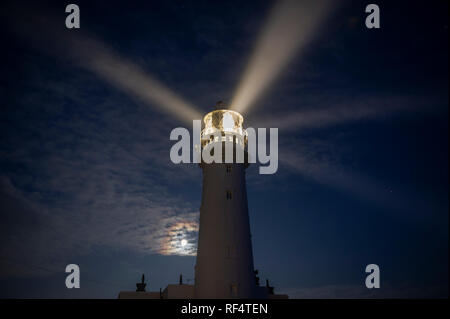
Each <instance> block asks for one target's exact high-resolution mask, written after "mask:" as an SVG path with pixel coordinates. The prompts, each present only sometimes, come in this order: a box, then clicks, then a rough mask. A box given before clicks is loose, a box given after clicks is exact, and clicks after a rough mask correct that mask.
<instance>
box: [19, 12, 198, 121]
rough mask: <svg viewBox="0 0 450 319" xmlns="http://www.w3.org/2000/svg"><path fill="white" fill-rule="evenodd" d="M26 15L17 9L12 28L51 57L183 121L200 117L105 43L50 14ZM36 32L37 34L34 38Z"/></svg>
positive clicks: (182, 100) (184, 102)
mask: <svg viewBox="0 0 450 319" xmlns="http://www.w3.org/2000/svg"><path fill="white" fill-rule="evenodd" d="M38 13H39V12H37V13H36V12H35V13H34V14H27V13H25V14H24V13H22V12H20V11H19V12H17V14H18V15H14V16H16V17H17V16H18V17H21V18H18V19H15V20H14V21H11V23H12V24H13V25H15V27H16V28H15V29H16V31H17V32H18V33H19V34H21V35H22V36H23V37H25V38H27V39H28V40H29V41H31V42H32V43H34V45H35V47H36V48H38V49H40V50H42V51H44V52H46V53H47V54H51V55H53V56H57V57H60V56H64V57H69V58H70V59H72V61H74V62H75V63H77V65H79V66H80V67H82V68H84V69H86V70H88V71H90V72H93V73H94V74H95V75H97V76H98V77H99V78H101V79H103V80H104V81H106V82H108V83H109V84H110V85H112V86H114V87H115V88H117V89H120V90H121V91H123V92H125V93H126V94H129V95H131V96H132V97H135V98H138V99H139V100H140V101H142V102H144V103H146V104H148V105H151V106H155V107H157V108H158V109H159V110H160V111H163V112H166V113H169V114H171V115H173V116H175V117H177V118H178V119H180V120H182V121H183V122H184V123H186V124H192V120H194V119H200V118H202V113H201V112H199V111H198V110H197V109H196V108H195V107H194V106H193V105H191V104H190V103H188V102H186V100H185V99H183V98H181V97H179V96H178V95H176V94H175V93H174V92H173V91H172V90H170V89H169V88H167V87H166V86H165V85H163V84H162V83H161V82H159V81H158V80H157V79H155V78H154V77H152V76H151V75H149V74H148V73H146V72H144V71H143V69H142V68H141V67H140V66H138V65H137V64H136V63H133V62H132V61H130V60H127V59H125V58H122V57H120V56H119V54H117V53H115V52H114V50H113V49H111V48H110V47H108V46H107V45H106V44H104V43H102V42H100V41H98V40H94V39H93V38H90V37H88V36H86V35H82V33H81V31H80V30H77V31H68V30H67V29H65V28H61V25H60V24H61V22H60V21H59V20H60V19H59V20H58V19H57V18H56V17H54V16H52V15H51V14H50V13H45V14H42V16H46V18H45V19H44V18H41V15H39V14H38ZM36 34H39V37H36Z"/></svg>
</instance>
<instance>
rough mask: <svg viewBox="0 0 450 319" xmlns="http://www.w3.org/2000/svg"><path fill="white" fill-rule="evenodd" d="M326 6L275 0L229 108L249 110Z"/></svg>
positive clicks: (299, 47)
mask: <svg viewBox="0 0 450 319" xmlns="http://www.w3.org/2000/svg"><path fill="white" fill-rule="evenodd" d="M330 7H332V4H331V2H330V1H298V0H283V1H276V4H275V6H274V8H273V9H272V11H271V12H270V15H269V17H268V21H267V23H266V25H265V26H264V28H263V30H262V32H261V34H260V36H259V39H258V41H257V44H256V47H255V49H254V51H253V54H252V56H251V58H250V60H249V61H250V62H249V64H248V66H247V69H246V70H245V72H244V75H243V77H242V79H241V81H240V83H239V85H238V87H237V89H236V91H235V95H234V97H233V99H232V103H231V108H232V109H234V110H236V111H238V112H239V113H241V114H243V113H245V112H248V111H249V109H250V107H251V106H252V105H253V104H254V103H255V101H256V99H257V98H260V97H261V95H262V93H263V92H264V91H265V90H266V89H267V88H268V86H269V85H270V84H271V83H272V82H273V81H274V79H275V78H276V77H277V76H278V75H279V74H280V72H281V71H282V70H283V68H284V67H285V66H286V64H287V63H288V62H289V61H290V60H291V59H292V57H293V56H294V55H295V54H297V53H299V52H300V51H302V49H304V48H305V47H306V46H307V45H308V43H309V42H310V41H311V39H312V38H313V36H314V34H315V31H316V30H317V27H318V25H319V24H320V22H321V21H322V20H323V19H324V18H325V17H326V15H327V13H328V12H329V11H330Z"/></svg>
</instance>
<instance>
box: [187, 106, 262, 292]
mask: <svg viewBox="0 0 450 319" xmlns="http://www.w3.org/2000/svg"><path fill="white" fill-rule="evenodd" d="M203 124H204V129H203V130H202V132H201V147H202V151H203V150H204V149H205V148H208V147H209V148H210V150H211V152H214V151H217V149H219V148H221V150H222V154H221V160H220V161H218V162H215V161H213V162H211V163H206V162H205V161H204V160H202V162H201V163H200V167H201V169H202V173H203V189H202V201H201V206H200V225H199V237H198V248H197V261H196V265H195V297H196V298H257V297H258V292H257V289H256V280H255V273H254V267H253V252H252V243H251V233H250V223H249V214H248V204H247V191H246V185H245V171H246V169H247V167H248V160H247V158H248V156H247V153H246V151H245V146H246V142H247V133H246V131H245V130H244V129H243V126H242V125H243V117H242V115H240V114H239V113H238V112H235V111H232V110H227V109H218V110H215V111H212V112H210V113H208V114H206V115H205V117H204V118H203ZM214 144H215V145H214ZM214 147H215V148H214ZM230 152H231V153H232V154H230ZM203 153H204V152H203ZM239 154H241V161H239V160H238V158H239ZM230 155H231V156H230ZM242 155H243V156H242ZM227 157H228V161H227ZM216 158H217V157H216ZM219 158H220V157H219Z"/></svg>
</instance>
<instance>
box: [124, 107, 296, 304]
mask: <svg viewBox="0 0 450 319" xmlns="http://www.w3.org/2000/svg"><path fill="white" fill-rule="evenodd" d="M243 122H244V119H243V117H242V115H241V114H239V113H238V112H236V111H233V110H230V109H227V108H226V107H225V105H224V104H223V103H221V102H219V103H217V104H216V109H215V110H214V111H211V112H209V113H208V114H206V115H205V116H204V117H203V129H202V130H201V132H200V128H199V129H198V133H199V135H200V136H198V135H197V136H195V137H194V138H195V140H197V141H199V144H197V145H195V148H196V154H197V156H198V155H201V156H200V158H199V159H198V160H197V161H196V163H198V165H199V166H200V168H201V170H202V173H203V180H202V184H203V185H202V186H203V188H202V200H201V205H200V223H199V234H198V246H197V259H196V265H195V269H194V272H195V283H194V284H193V285H192V284H191V285H190V284H184V283H183V281H182V280H181V276H180V281H179V284H169V285H167V287H166V288H165V289H164V290H160V291H159V292H158V291H149V292H146V291H145V287H144V288H143V289H141V290H138V291H136V292H133V291H121V292H120V293H119V298H121V299H122V298H123V299H193V298H197V299H234V298H239V299H242V298H246V299H247V298H258V299H263V298H269V299H285V298H288V296H287V295H284V294H275V293H274V287H271V286H269V281H268V280H266V285H265V286H260V285H259V278H258V277H257V276H256V275H257V274H258V271H257V270H255V269H254V265H253V251H252V241H251V233H250V222H249V213H248V203H247V189H246V185H245V172H246V169H247V168H248V166H249V162H251V161H250V160H249V156H250V155H248V153H247V147H248V145H247V142H248V140H249V139H248V134H247V131H246V130H245V129H244V128H243ZM194 131H195V129H194ZM198 138H200V139H199V140H198ZM250 140H251V139H250ZM250 153H251V152H250ZM143 285H144V281H143V279H142V282H141V283H140V284H139V283H138V284H137V286H138V287H143ZM142 290H144V291H142Z"/></svg>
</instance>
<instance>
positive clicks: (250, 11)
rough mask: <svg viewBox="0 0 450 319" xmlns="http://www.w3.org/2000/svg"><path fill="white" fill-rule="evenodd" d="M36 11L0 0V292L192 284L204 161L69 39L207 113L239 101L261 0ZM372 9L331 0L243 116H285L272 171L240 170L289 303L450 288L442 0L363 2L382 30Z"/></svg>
mask: <svg viewBox="0 0 450 319" xmlns="http://www.w3.org/2000/svg"><path fill="white" fill-rule="evenodd" d="M40 3H41V4H39V5H37V3H36V1H29V2H26V1H2V4H1V5H0V35H1V36H0V40H1V44H2V49H1V50H0V57H1V66H0V68H1V75H2V76H1V79H0V81H1V82H0V83H1V84H0V100H1V104H0V106H1V116H0V218H1V222H0V297H1V298H116V297H117V295H118V293H119V291H121V290H135V289H136V286H135V283H136V282H138V281H140V276H141V274H142V273H145V275H146V278H147V290H151V291H159V288H163V289H164V288H165V287H166V285H167V284H174V283H177V282H178V277H179V274H180V273H182V274H183V277H184V281H185V282H186V283H190V284H193V278H194V265H195V249H196V240H197V230H198V218H199V207H200V202H201V181H202V176H201V169H200V168H199V167H198V165H196V164H179V165H175V164H173V163H171V161H170V158H169V152H170V148H171V146H172V145H173V144H174V142H173V141H170V140H169V135H170V132H171V130H172V129H173V128H175V127H179V126H183V127H187V128H188V129H189V130H190V131H191V130H192V127H191V126H190V125H192V124H188V123H186V122H183V121H182V120H180V118H179V117H177V116H174V114H172V113H170V112H167V110H166V109H165V106H161V105H157V103H154V102H152V101H149V100H148V99H147V100H146V99H145V98H142V96H139V94H136V92H135V91H133V90H132V89H131V90H130V89H121V88H120V87H118V85H116V84H115V83H113V82H111V81H110V80H108V79H107V78H105V77H102V76H99V74H98V73H96V72H92V70H90V69H89V67H86V65H98V64H99V63H104V61H99V60H97V59H98V57H99V56H100V55H99V53H98V52H97V48H98V47H96V46H94V47H86V46H85V42H83V41H79V40H78V39H80V38H84V37H86V38H87V37H89V38H90V39H94V40H95V41H96V43H101V44H102V45H103V46H105V47H107V48H108V50H109V51H108V52H113V53H114V55H115V56H116V57H118V59H120V60H121V61H128V62H130V63H133V65H135V66H136V67H137V68H138V69H139V70H140V71H141V72H143V73H142V74H145V75H148V76H149V77H151V78H152V79H154V80H156V81H158V83H161V84H162V85H163V86H164V87H166V88H168V89H169V90H170V91H171V92H173V93H174V94H176V96H178V97H180V99H181V100H182V101H185V102H186V103H187V104H189V105H191V106H193V107H194V108H195V109H196V110H198V111H200V114H206V113H207V112H209V111H211V110H212V109H213V106H214V105H215V103H216V102H217V101H219V100H224V101H228V102H230V101H231V100H232V99H233V96H234V94H235V91H236V89H237V86H238V84H239V83H240V81H241V78H242V76H243V74H244V71H245V69H246V67H247V65H248V63H249V59H250V57H251V54H252V52H253V49H254V48H255V43H256V41H257V39H258V36H259V34H260V32H261V30H263V28H264V25H265V22H266V20H267V17H268V14H269V12H270V10H271V7H272V6H273V3H272V2H270V1H142V2H139V1H76V2H75V3H76V4H78V5H79V7H80V11H81V28H80V29H70V30H69V29H66V28H65V25H64V21H65V18H66V16H67V13H65V7H66V5H67V4H69V3H72V2H65V1H53V2H48V1H47V2H45V1H44V2H41V1H40ZM369 3H372V2H370V1H367V2H364V1H351V2H350V1H339V2H338V4H335V5H334V6H333V8H330V10H329V11H330V12H329V14H328V15H327V16H326V17H325V18H324V19H323V20H322V21H321V22H320V25H318V26H317V28H316V29H315V30H314V32H313V34H312V36H311V39H310V41H308V43H307V44H306V45H305V46H304V47H302V49H301V50H300V51H298V52H296V53H295V54H294V55H293V56H292V57H291V58H290V59H289V62H288V63H287V64H286V65H285V67H284V68H283V69H282V71H281V72H280V73H279V74H278V76H277V77H276V79H274V80H273V82H271V84H270V85H269V86H268V87H267V88H266V89H264V90H263V92H261V93H260V94H259V95H258V97H257V100H255V101H254V103H253V105H252V107H251V110H249V112H248V114H244V126H246V127H247V126H251V127H254V128H257V127H278V128H279V169H278V171H277V173H276V174H274V175H260V174H259V173H258V167H259V164H256V165H252V166H250V167H249V169H248V170H247V191H248V201H249V202H248V204H249V214H250V226H251V233H252V244H253V252H254V262H255V268H256V269H258V270H259V273H260V277H261V281H262V282H265V279H266V278H268V279H269V280H270V283H271V284H272V285H274V286H275V292H276V293H287V294H289V296H290V297H291V298H305V297H306V298H322V297H338V298H347V297H355V298H359V297H363V298H365V297H400V298H404V297H448V285H449V275H448V269H449V260H448V259H449V258H448V250H449V152H448V150H449V141H448V133H449V113H448V107H449V96H448V94H449V92H448V84H449V77H448V74H449V73H448V72H449V65H448V60H449V48H448V9H449V8H448V2H447V1H428V2H423V1H420V2H417V3H414V2H413V1H376V2H375V3H377V4H378V5H379V7H380V10H381V28H380V29H367V28H366V27H365V23H364V21H365V18H366V16H367V13H365V7H366V5H367V4H369ZM121 79H122V80H124V81H125V82H126V81H128V80H130V81H131V80H132V79H128V78H127V79H124V78H123V77H122V78H121ZM130 83H131V82H130ZM133 85H134V84H133ZM152 89H154V90H156V88H155V87H148V90H149V91H151V90H152ZM198 119H200V118H198ZM181 239H186V240H187V242H188V244H187V245H186V246H184V247H181V246H180V244H179V243H180V241H181ZM71 263H75V264H78V265H79V266H80V269H81V288H80V289H71V290H69V289H67V288H66V287H65V278H66V275H67V274H66V273H65V272H64V270H65V267H66V265H67V264H71ZM372 263H375V264H377V265H379V267H380V271H381V288H380V289H372V290H369V289H367V288H366V287H365V284H364V282H365V277H366V273H365V267H366V265H368V264H372Z"/></svg>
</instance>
